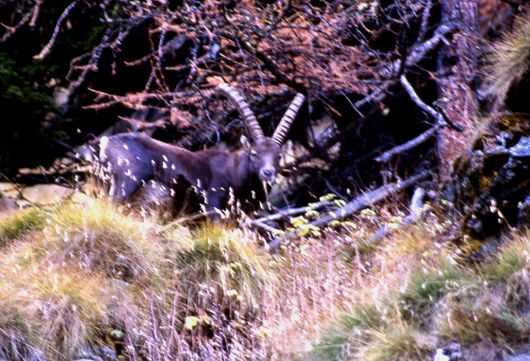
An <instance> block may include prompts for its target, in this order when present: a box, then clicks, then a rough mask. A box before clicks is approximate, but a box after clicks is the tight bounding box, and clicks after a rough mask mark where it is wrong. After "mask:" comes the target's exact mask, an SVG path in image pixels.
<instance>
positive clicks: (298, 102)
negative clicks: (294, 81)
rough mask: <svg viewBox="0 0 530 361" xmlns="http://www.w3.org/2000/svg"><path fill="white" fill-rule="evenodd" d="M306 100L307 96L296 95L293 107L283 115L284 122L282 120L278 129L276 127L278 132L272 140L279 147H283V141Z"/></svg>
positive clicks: (292, 103)
mask: <svg viewBox="0 0 530 361" xmlns="http://www.w3.org/2000/svg"><path fill="white" fill-rule="evenodd" d="M304 100H305V96H304V95H303V94H300V93H298V94H296V97H295V98H294V99H293V101H292V102H291V105H289V108H288V109H287V111H286V112H285V114H284V115H283V118H282V120H280V123H279V124H278V127H276V131H275V132H274V135H273V136H272V140H273V141H274V142H276V143H277V144H278V145H282V143H283V140H284V138H285V136H286V135H287V132H288V131H289V128H291V124H292V123H293V121H294V118H296V114H297V113H298V111H299V110H300V108H301V107H302V104H304Z"/></svg>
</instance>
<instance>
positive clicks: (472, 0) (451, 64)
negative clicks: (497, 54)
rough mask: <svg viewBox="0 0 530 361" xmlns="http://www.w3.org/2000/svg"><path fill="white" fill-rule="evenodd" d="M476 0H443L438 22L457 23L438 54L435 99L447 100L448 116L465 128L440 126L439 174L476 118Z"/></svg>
mask: <svg viewBox="0 0 530 361" xmlns="http://www.w3.org/2000/svg"><path fill="white" fill-rule="evenodd" d="M477 15H478V14H477V0H444V1H443V2H442V21H451V22H456V23H457V24H460V26H459V28H458V30H457V31H456V32H455V33H454V34H453V37H452V39H450V42H449V43H447V44H446V45H445V46H444V48H443V49H442V51H441V53H440V57H439V59H438V60H439V65H438V73H439V85H438V91H439V98H440V99H442V100H447V103H446V105H445V110H446V113H447V116H448V117H449V119H451V120H452V121H453V122H454V123H456V124H461V125H463V126H465V127H466V130H464V132H462V133H459V132H456V131H455V130H453V129H450V128H443V129H442V130H441V131H440V133H439V137H438V154H439V158H440V163H441V164H440V170H441V175H442V176H446V175H448V174H449V173H450V172H451V167H452V164H453V162H454V160H455V159H456V158H457V157H458V156H459V155H460V154H462V152H463V151H464V149H465V148H466V147H467V143H468V138H469V135H470V134H471V133H472V129H473V127H474V125H475V122H476V120H477V100H476V93H475V86H474V83H475V77H476V75H477V57H478V50H477V47H476V45H477V34H478V32H477V30H478V22H477Z"/></svg>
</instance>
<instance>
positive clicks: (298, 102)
mask: <svg viewBox="0 0 530 361" xmlns="http://www.w3.org/2000/svg"><path fill="white" fill-rule="evenodd" d="M218 88H219V89H220V90H221V91H222V92H223V93H225V94H226V95H227V96H228V97H229V98H230V99H232V100H233V101H234V103H235V104H236V106H237V108H238V110H239V113H240V114H241V116H242V117H243V120H244V121H245V123H246V124H247V126H248V129H249V131H250V134H251V136H252V139H253V141H254V143H253V144H250V142H249V141H248V140H247V139H246V138H245V137H242V139H241V141H242V143H243V146H245V148H246V149H247V150H248V152H249V159H250V169H249V170H250V172H251V173H252V174H255V175H257V176H258V178H259V180H260V181H263V182H270V183H272V182H274V180H275V179H276V174H278V171H279V170H280V159H281V146H282V144H283V141H284V139H285V136H286V135H287V132H288V131H289V128H290V127H291V124H292V122H293V121H294V118H295V117H296V114H297V113H298V110H300V107H301V106H302V104H303V103H304V99H305V97H304V96H303V95H302V94H297V95H296V97H295V98H294V100H293V101H292V102H291V105H290V106H289V108H288V109H287V111H286V112H285V114H284V116H283V118H282V119H281V121H280V123H279V124H278V127H277V128H276V131H275V132H274V135H273V136H272V137H270V138H269V137H266V136H264V135H263V131H262V130H261V127H260V125H259V123H258V121H257V120H256V117H255V116H254V114H253V113H252V111H251V110H250V108H249V106H248V104H247V103H246V102H245V100H244V99H243V98H242V97H241V95H239V93H238V92H237V91H236V90H235V89H234V88H232V87H230V86H229V85H227V84H224V83H223V84H219V86H218Z"/></svg>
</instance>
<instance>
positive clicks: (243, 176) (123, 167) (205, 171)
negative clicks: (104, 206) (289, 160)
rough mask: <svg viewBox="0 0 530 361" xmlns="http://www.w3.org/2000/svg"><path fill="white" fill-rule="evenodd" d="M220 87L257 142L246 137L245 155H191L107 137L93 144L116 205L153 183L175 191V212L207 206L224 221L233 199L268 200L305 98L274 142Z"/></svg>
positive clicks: (125, 136) (232, 93)
mask: <svg viewBox="0 0 530 361" xmlns="http://www.w3.org/2000/svg"><path fill="white" fill-rule="evenodd" d="M218 89H219V90H220V91H221V92H223V93H224V94H225V95H226V96H227V97H228V98H230V99H231V100H232V101H233V102H234V103H235V105H236V107H237V109H238V111H239V113H240V114H241V116H242V118H243V120H244V121H245V123H246V125H247V127H248V129H249V131H250V134H251V136H252V138H253V144H250V143H249V141H248V140H247V139H246V138H245V137H244V136H242V143H243V146H244V147H243V149H241V150H239V151H235V152H232V153H226V152H221V151H217V150H201V151H196V152H191V151H188V150H186V149H183V148H180V147H177V146H173V145H169V144H166V143H163V142H160V141H158V140H155V139H152V138H150V137H148V136H146V135H143V134H139V133H122V134H118V135H114V136H111V137H103V138H101V139H100V140H99V141H97V142H96V143H95V144H93V147H92V153H93V155H94V158H96V159H95V160H96V163H97V164H98V167H97V171H96V174H97V176H98V177H100V178H102V179H106V181H107V182H109V183H110V188H109V195H110V197H111V198H112V199H113V200H114V201H115V202H117V203H125V202H126V201H127V200H128V199H130V197H131V196H132V195H133V194H134V193H136V192H137V191H138V190H139V189H140V187H142V186H144V185H146V184H147V183H148V182H149V181H151V180H154V181H155V182H156V183H157V184H158V185H161V186H163V187H164V188H165V189H167V190H168V191H169V192H170V194H171V197H172V203H173V204H172V205H171V208H173V211H174V212H175V210H177V211H181V209H182V207H185V206H188V207H190V206H191V207H192V209H193V210H197V203H198V202H201V203H203V204H204V205H205V206H206V210H207V211H208V214H209V216H210V218H211V219H214V220H215V219H217V218H218V215H217V214H216V212H215V210H216V209H219V210H221V209H224V208H226V206H227V201H228V199H229V197H231V196H233V197H234V198H235V199H236V200H238V201H239V202H240V203H241V204H244V203H245V202H246V201H250V202H251V203H254V202H260V201H264V200H265V198H266V192H267V189H266V188H265V187H268V186H270V184H271V183H272V182H274V180H275V178H276V175H277V173H278V171H279V168H280V165H279V162H280V159H281V145H282V143H283V141H284V138H285V136H286V134H287V132H288V130H289V128H290V126H291V124H292V122H293V121H294V118H295V117H296V114H297V113H298V110H299V109H300V107H301V106H302V104H303V102H304V96H303V95H302V94H297V95H296V97H295V98H294V100H293V101H292V103H291V105H290V106H289V108H288V109H287V111H286V112H285V114H284V116H283V118H282V119H281V121H280V123H279V124H278V127H277V129H276V131H275V132H274V135H273V136H272V137H270V138H269V137H266V136H264V134H263V131H262V129H261V127H260V125H259V123H258V122H257V120H256V117H255V116H254V114H253V113H252V111H251V110H250V108H249V106H248V104H247V103H246V102H245V100H244V99H243V98H242V97H241V96H240V95H239V93H238V92H237V91H236V90H235V89H233V88H232V87H230V86H228V85H227V84H220V85H219V86H218ZM267 183H268V185H266V184H267Z"/></svg>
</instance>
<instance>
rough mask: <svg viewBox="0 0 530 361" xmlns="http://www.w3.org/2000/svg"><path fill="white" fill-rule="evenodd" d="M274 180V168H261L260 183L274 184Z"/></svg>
mask: <svg viewBox="0 0 530 361" xmlns="http://www.w3.org/2000/svg"><path fill="white" fill-rule="evenodd" d="M275 178H276V171H275V170H274V168H262V169H261V171H260V172H259V179H260V180H261V181H268V182H271V183H272V182H274V179H275Z"/></svg>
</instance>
